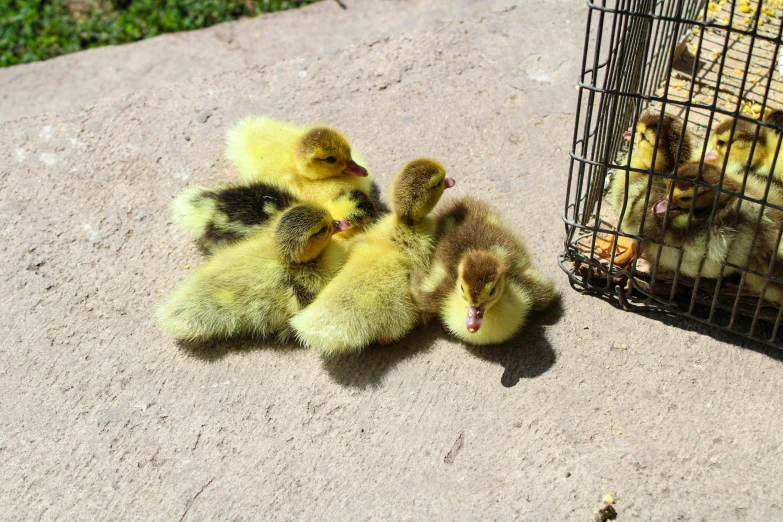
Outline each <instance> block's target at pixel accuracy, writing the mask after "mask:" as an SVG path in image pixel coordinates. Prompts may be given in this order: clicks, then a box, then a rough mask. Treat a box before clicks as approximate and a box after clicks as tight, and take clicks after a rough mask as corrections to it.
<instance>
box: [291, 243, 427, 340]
mask: <svg viewBox="0 0 783 522" xmlns="http://www.w3.org/2000/svg"><path fill="white" fill-rule="evenodd" d="M367 254H369V249H368V252H367ZM408 285H409V278H408V267H407V262H406V260H405V258H404V256H403V255H402V254H400V253H399V252H388V253H387V254H386V255H383V256H377V257H376V256H371V255H363V253H360V254H359V255H358V256H357V255H352V257H351V259H350V260H349V261H348V264H346V266H345V267H344V268H343V270H342V271H341V272H340V273H339V274H338V275H337V277H335V278H334V279H333V280H332V281H331V282H330V283H329V284H328V285H327V286H326V288H325V289H324V290H323V292H322V293H321V294H320V295H319V296H318V297H317V298H316V299H315V301H314V302H313V303H312V304H311V305H310V306H308V307H307V308H305V309H304V310H302V311H301V312H300V313H298V314H297V315H295V316H294V317H293V318H292V319H291V321H290V323H291V326H292V327H293V329H294V331H295V332H296V336H297V338H298V339H299V340H300V341H301V342H302V343H303V344H304V345H306V346H308V347H310V348H313V349H315V350H317V351H319V352H321V353H323V354H325V355H332V354H336V353H344V352H352V351H358V350H361V349H362V348H363V347H365V346H367V345H369V344H371V343H373V342H375V341H376V340H378V339H399V338H400V337H402V336H404V335H405V334H406V333H408V332H409V331H410V330H411V329H412V328H413V327H414V326H415V324H416V321H417V320H418V313H417V310H416V305H415V304H414V302H413V299H412V296H411V293H410V290H409V287H408Z"/></svg>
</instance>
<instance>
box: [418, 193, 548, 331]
mask: <svg viewBox="0 0 783 522" xmlns="http://www.w3.org/2000/svg"><path fill="white" fill-rule="evenodd" d="M437 219H438V242H437V246H436V247H435V253H434V255H433V259H432V264H431V265H430V266H429V267H428V269H427V270H425V271H423V272H418V273H416V274H414V276H413V278H412V284H413V288H414V292H415V294H416V298H417V302H418V305H419V309H420V310H421V311H422V312H425V313H428V314H436V315H438V316H439V317H440V319H441V321H443V324H444V325H445V326H446V328H447V329H448V330H449V331H450V332H451V333H453V334H454V335H455V336H457V337H458V338H459V339H461V340H462V341H465V342H467V343H470V344H493V343H500V342H503V341H507V340H508V339H510V338H511V337H513V336H514V334H515V333H516V332H518V331H519V330H520V329H521V328H522V327H523V326H524V324H525V320H526V319H527V317H528V315H529V314H530V311H531V310H543V309H545V308H546V307H548V306H549V304H550V303H551V302H552V300H553V299H554V296H555V291H554V284H553V283H552V281H551V280H550V279H549V278H547V277H546V276H545V275H543V274H542V273H541V272H539V271H538V270H536V269H535V268H533V267H532V266H531V264H530V258H529V256H528V254H527V252H526V251H525V248H524V246H523V245H522V243H521V241H519V239H517V237H515V236H514V234H513V233H512V232H511V231H510V230H509V229H508V228H506V227H505V226H503V224H502V223H501V220H500V217H499V216H498V214H497V213H496V212H495V211H494V210H493V209H492V208H491V207H490V206H489V205H487V204H486V203H483V202H481V201H479V200H478V199H475V198H464V199H461V200H459V201H456V202H454V203H453V204H452V205H450V207H449V208H448V209H447V210H445V211H444V212H443V213H442V214H440V215H439V216H438V218H437Z"/></svg>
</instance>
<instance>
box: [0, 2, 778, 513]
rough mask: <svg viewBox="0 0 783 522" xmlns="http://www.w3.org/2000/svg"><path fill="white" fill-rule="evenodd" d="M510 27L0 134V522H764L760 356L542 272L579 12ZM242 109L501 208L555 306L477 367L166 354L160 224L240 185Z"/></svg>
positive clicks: (515, 17)
mask: <svg viewBox="0 0 783 522" xmlns="http://www.w3.org/2000/svg"><path fill="white" fill-rule="evenodd" d="M345 3H347V4H349V12H350V4H351V2H347V1H346V2H345ZM380 3H385V4H387V5H386V6H385V7H384V9H386V8H388V9H390V10H393V8H394V7H395V5H393V4H398V3H399V2H396V1H392V0H386V1H385V2H380ZM490 4H492V5H490ZM507 4H508V5H505V6H504V5H500V3H497V5H496V4H495V2H490V3H487V4H484V7H486V9H485V10H484V11H483V12H476V13H474V14H471V15H470V16H469V17H468V18H467V19H465V20H464V21H448V22H442V23H437V24H424V25H422V26H419V27H414V28H410V29H406V30H398V31H397V32H396V33H395V34H392V35H390V36H389V37H383V38H370V39H366V40H364V41H359V42H357V43H355V44H349V45H346V46H345V47H344V48H340V49H336V50H334V51H332V52H329V53H326V54H323V55H319V54H314V55H310V56H309V57H304V58H300V57H291V58H290V59H286V60H280V61H276V62H274V63H269V64H266V65H260V66H254V67H249V68H245V69H242V70H238V71H234V72H228V73H225V74H221V75H217V76H212V77H209V78H206V79H196V80H192V81H187V82H182V83H169V84H167V85H159V86H156V87H155V88H152V89H151V90H147V91H143V92H135V93H131V94H123V95H119V96H116V97H112V98H101V99H97V100H96V101H92V102H88V103H87V104H86V105H84V106H82V107H80V108H75V109H64V110H62V111H60V112H56V113H49V114H39V115H33V116H28V117H21V118H19V116H18V115H17V116H9V118H11V119H13V118H19V119H17V120H16V121H7V122H5V123H3V124H0V140H1V141H2V143H3V144H4V146H3V148H2V149H1V150H0V187H1V190H0V219H1V221H0V222H1V223H2V228H1V229H0V239H2V242H1V243H0V263H1V264H0V266H2V276H1V277H0V292H2V295H3V296H4V297H5V302H6V304H5V305H4V306H3V308H2V312H1V313H2V320H1V321H0V338H1V339H2V345H1V346H2V347H1V348H0V375H2V379H0V470H2V476H3V480H2V482H0V517H1V518H3V519H7V520H17V519H35V520H37V519H46V520H50V519H67V520H78V519H89V520H92V519H120V520H203V519H219V520H255V519H273V520H291V519H299V520H389V519H391V520H440V519H445V520H475V519H485V520H486V519H492V520H506V519H512V518H518V519H521V520H580V521H581V520H587V519H592V513H593V511H594V510H595V509H596V508H598V507H600V505H601V503H600V498H601V496H602V495H603V494H604V493H607V492H612V493H613V494H614V496H615V498H616V504H615V506H616V509H617V511H618V513H619V520H656V521H657V520H675V519H678V520H680V519H681V520H777V519H780V518H781V517H783V505H782V503H781V498H782V497H781V492H783V415H781V404H783V387H781V386H780V385H779V383H781V382H783V365H781V354H780V352H777V351H767V350H765V349H763V348H760V347H744V346H741V345H740V344H736V343H737V341H736V340H735V339H733V338H731V339H728V340H727V339H723V338H721V337H720V336H718V337H713V336H710V335H707V334H706V333H707V332H706V330H705V329H704V328H703V327H700V326H694V325H690V324H688V323H683V324H679V323H677V325H676V326H675V325H672V324H670V323H671V321H669V322H668V323H667V322H663V321H661V320H660V319H659V318H655V317H645V316H641V315H635V314H630V313H626V312H623V311H620V310H617V309H615V308H612V307H610V306H608V305H607V304H606V303H604V302H602V301H600V300H598V299H595V298H592V297H587V296H582V295H580V294H579V293H577V292H574V291H573V290H572V289H571V288H570V287H569V285H568V282H567V278H566V277H565V275H564V274H563V273H562V272H561V271H560V269H559V268H558V266H557V264H556V262H555V257H556V255H557V254H558V253H559V252H560V251H561V249H562V241H561V238H562V236H563V225H562V223H561V221H560V213H561V209H562V206H563V200H564V194H565V183H566V179H567V173H568V163H569V159H568V148H569V145H570V141H571V137H572V132H573V117H574V109H575V101H576V91H575V89H574V86H575V82H576V78H577V74H578V70H579V67H580V63H581V47H582V43H583V40H584V35H583V30H584V22H585V17H586V10H585V6H584V3H583V2H581V1H579V0H533V1H532V2H525V3H524V6H523V4H522V3H521V2H507ZM513 4H518V6H516V7H515V5H513ZM459 5H464V8H465V9H466V10H476V11H480V5H479V3H478V2H467V1H465V2H462V3H460V4H459ZM327 7H328V6H327ZM409 7H410V6H402V7H401V8H405V9H407V8H409ZM414 7H415V6H414ZM321 8H323V9H325V8H326V7H321ZM306 12H307V11H304V13H306ZM390 12H391V11H390ZM471 12H472V11H471ZM339 15H340V16H348V15H344V14H342V13H339ZM285 16H290V17H292V19H291V21H290V22H288V23H291V24H295V23H296V22H295V18H296V16H297V13H285ZM301 16H302V18H301V20H302V22H303V23H306V24H308V25H309V24H311V23H312V20H311V19H310V18H309V17H308V16H307V14H302V15H301ZM280 17H283V15H274V16H273V17H270V18H280ZM240 23H247V22H240ZM259 23H265V24H266V23H268V22H265V21H261V22H259ZM330 23H332V22H330ZM269 25H270V26H273V24H269ZM299 29H300V32H299V33H298V34H300V35H301V34H303V33H302V32H301V31H304V30H305V28H301V27H300V28H299ZM153 42H154V41H152V42H144V43H142V44H133V45H131V46H127V47H121V48H116V49H111V50H109V51H103V50H102V51H96V53H101V52H107V53H108V52H111V53H118V56H119V55H121V54H122V50H123V49H128V53H133V52H134V51H133V50H134V49H136V48H137V47H135V46H143V45H151V44H152V43H153ZM195 42H196V43H197V40H195ZM194 45H195V44H194ZM194 52H197V50H196V49H194ZM90 53H92V52H90ZM90 53H83V54H81V55H75V56H74V57H73V58H69V59H73V60H77V59H79V57H80V56H81V57H84V60H85V61H87V62H89V61H90V60H94V59H95V60H97V58H94V56H95V55H91V54H90ZM61 60H63V59H61ZM77 61H78V60H77ZM47 63H48V62H46V63H44V64H37V65H36V66H35V67H37V68H45V66H46V64H47ZM55 66H56V65H55ZM17 71H20V73H19V74H21V75H24V74H27V73H26V72H23V71H22V69H17ZM30 74H33V73H30ZM98 98H100V96H98ZM37 110H39V109H33V110H32V111H31V113H34V112H36V111H37ZM6 114H7V113H6ZM245 114H269V115H272V116H276V117H280V118H287V119H291V120H294V121H302V122H305V121H323V122H329V123H332V124H334V125H335V126H337V127H339V128H341V129H343V130H344V132H345V133H346V135H347V136H349V137H350V139H351V140H352V142H353V144H354V147H355V148H356V149H357V150H360V151H361V152H362V155H363V156H364V157H365V158H367V159H368V162H369V166H370V167H371V169H372V170H373V172H374V174H375V175H376V178H377V180H378V182H379V184H380V186H381V187H382V189H383V192H384V194H385V192H386V190H385V189H386V187H387V184H388V182H389V181H390V179H391V176H392V175H393V173H394V171H395V170H396V169H397V168H399V167H400V166H401V165H402V164H403V163H404V162H406V161H407V160H409V159H411V158H414V157H416V156H420V155H428V156H432V157H435V158H438V159H440V160H441V161H442V162H443V163H444V164H445V165H446V166H447V168H448V170H449V173H450V175H452V176H453V177H455V178H456V180H457V187H456V188H455V189H453V190H452V191H449V193H448V195H447V197H448V198H454V197H459V196H460V195H466V194H476V195H480V196H481V197H484V198H486V199H489V200H491V201H493V202H494V204H495V205H497V206H498V207H499V208H500V210H501V211H502V213H503V215H505V216H506V218H507V220H508V223H509V224H511V225H512V226H514V227H515V228H516V229H518V230H519V232H520V234H522V235H523V237H525V238H526V242H527V244H528V246H529V247H530V249H531V252H532V256H533V258H534V260H535V262H536V263H537V264H538V266H540V267H541V268H542V269H543V270H544V271H545V272H547V273H548V274H549V275H551V276H552V277H553V278H555V279H556V281H557V286H558V289H559V291H560V293H561V300H560V304H559V305H558V306H556V307H555V308H554V309H553V310H551V311H550V312H548V313H544V314H541V315H539V316H536V317H534V318H533V319H532V320H531V324H530V325H529V327H528V328H527V329H526V330H525V332H524V333H523V334H522V335H520V336H519V337H518V338H517V339H516V340H514V341H513V342H510V343H508V344H507V345H504V346H499V347H494V348H487V349H482V350H475V349H467V348H466V347H464V346H462V345H460V344H459V343H457V342H455V341H453V340H452V339H450V338H448V337H447V336H445V334H444V333H443V332H442V331H441V329H440V328H439V327H437V325H432V326H431V327H429V328H424V329H420V330H417V331H416V332H414V333H413V334H412V335H411V336H410V337H409V338H407V339H405V340H404V341H401V342H398V343H395V344H394V345H392V346H390V347H386V348H381V347H377V346H376V347H372V348H371V349H369V350H367V351H366V352H365V353H363V354H361V355H358V356H354V357H348V358H342V359H337V360H323V359H321V358H320V357H318V356H316V355H315V354H313V353H311V352H309V351H307V350H304V349H299V348H296V347H287V348H281V347H278V346H275V345H272V344H264V343H258V342H250V341H237V342H231V343H222V344H220V345H217V346H210V347H205V348H204V349H201V350H196V351H194V350H186V349H183V348H180V347H178V346H177V345H176V344H175V343H173V342H172V341H171V340H170V339H168V338H167V337H166V336H165V335H164V334H163V333H162V332H161V331H160V329H159V328H158V327H157V325H156V323H155V320H154V310H155V307H156V306H157V305H158V304H159V303H160V302H161V300H162V299H163V296H165V295H166V293H167V292H169V291H171V289H172V288H174V286H175V285H176V284H177V283H178V282H179V281H180V280H181V279H182V278H183V277H184V276H185V275H186V274H187V273H188V271H187V269H186V266H188V265H190V266H196V265H198V264H199V263H200V262H201V260H202V258H201V256H200V255H199V254H198V252H197V250H196V249H195V248H194V247H193V245H192V244H191V243H190V242H189V241H188V239H187V238H186V237H185V235H184V234H183V233H182V232H181V231H180V230H179V229H178V228H177V227H176V226H175V225H174V224H173V223H172V220H171V214H170V211H169V209H168V201H169V198H170V197H171V196H172V195H174V194H176V193H177V192H178V191H180V190H181V189H182V188H183V187H185V186H187V185H188V184H189V183H192V182H198V183H211V182H216V181H219V180H228V179H232V177H233V176H234V172H233V170H232V169H231V167H230V165H229V164H228V163H227V162H226V160H224V159H222V149H223V144H222V139H223V134H224V132H225V130H226V128H227V126H229V125H230V124H232V123H233V122H234V121H236V120H237V119H238V118H239V117H241V116H243V115H245ZM623 345H624V346H625V349H623Z"/></svg>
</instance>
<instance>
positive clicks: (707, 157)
mask: <svg viewBox="0 0 783 522" xmlns="http://www.w3.org/2000/svg"><path fill="white" fill-rule="evenodd" d="M717 159H718V153H717V152H715V149H712V150H710V151H709V152H708V153H707V154H705V155H704V161H716V160H717Z"/></svg>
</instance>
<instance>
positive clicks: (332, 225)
mask: <svg viewBox="0 0 783 522" xmlns="http://www.w3.org/2000/svg"><path fill="white" fill-rule="evenodd" d="M349 226H350V225H349V224H348V223H347V222H346V221H333V220H332V217H331V216H330V215H329V212H328V211H327V210H325V209H323V208H321V207H317V206H315V205H311V204H299V205H295V206H293V207H291V208H290V209H288V210H286V211H285V212H284V213H283V214H282V215H281V216H280V217H279V218H278V219H277V221H276V223H275V228H274V238H273V241H269V238H268V237H267V236H266V235H263V234H262V235H259V236H256V237H254V238H251V239H248V240H247V241H242V242H239V243H236V244H234V245H231V246H227V247H225V248H222V249H220V250H219V251H217V252H216V253H215V255H214V256H213V257H212V258H211V259H210V260H209V261H208V262H207V263H206V264H205V265H203V266H201V267H200V268H199V269H198V270H197V271H196V272H195V273H194V274H192V275H191V276H189V277H188V278H187V279H185V281H183V282H182V283H181V284H180V285H179V286H178V287H177V288H176V289H175V290H174V292H172V294H171V295H170V296H169V297H168V298H167V299H166V301H165V302H164V304H163V305H162V306H161V308H160V309H159V310H158V318H159V320H160V323H161V325H162V326H163V328H165V329H166V330H167V331H168V332H169V333H170V334H171V335H172V336H173V337H174V338H176V339H179V340H183V341H192V342H204V341H208V340H211V339H224V338H229V337H236V336H245V335H250V336H261V337H263V336H267V335H272V334H279V335H280V336H281V337H282V338H283V339H286V338H287V337H288V335H289V334H290V329H289V327H288V319H289V318H290V317H291V316H292V315H294V314H295V313H296V312H298V311H299V310H301V309H302V308H304V307H305V306H307V305H308V304H309V303H310V302H311V301H312V300H313V299H314V298H315V296H316V295H317V294H318V292H320V291H321V289H322V288H323V287H324V286H325V285H326V283H327V282H328V281H329V280H330V279H331V278H332V277H333V276H334V274H335V273H337V271H338V270H339V268H340V266H341V265H342V263H343V262H344V260H345V251H344V249H343V247H341V246H339V245H337V244H336V243H334V242H332V241H331V237H332V234H334V233H336V232H340V231H342V230H345V229H347V228H348V227H349Z"/></svg>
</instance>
